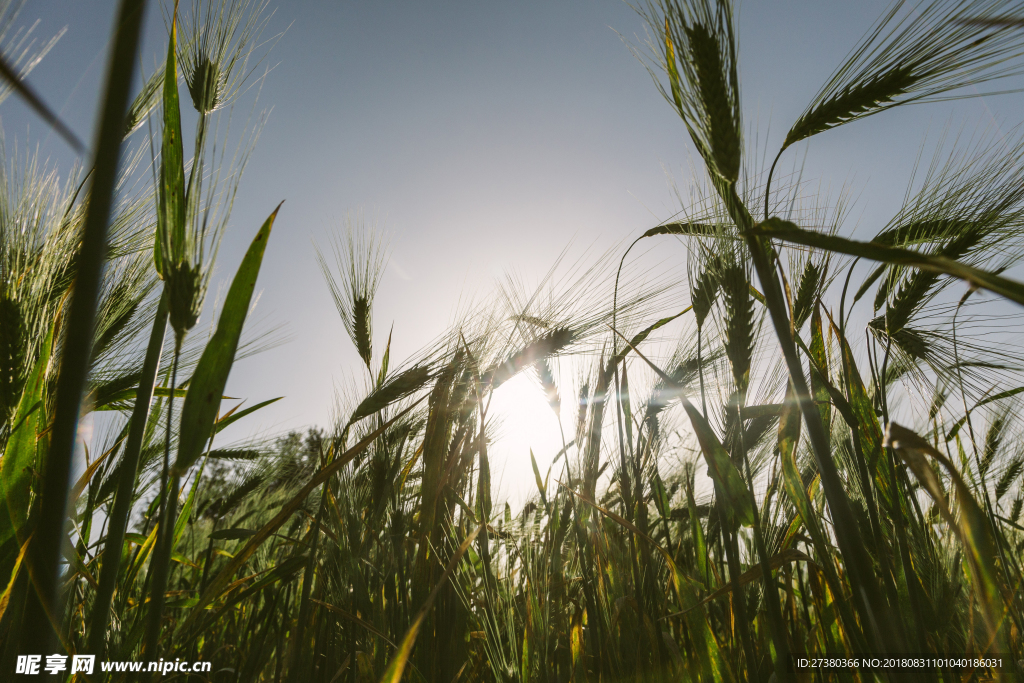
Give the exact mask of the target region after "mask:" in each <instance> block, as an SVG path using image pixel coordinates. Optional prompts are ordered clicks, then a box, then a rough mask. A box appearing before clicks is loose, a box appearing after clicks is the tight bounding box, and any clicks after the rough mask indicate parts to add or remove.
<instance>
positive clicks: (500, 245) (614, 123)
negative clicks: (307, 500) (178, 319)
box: [0, 0, 1022, 490]
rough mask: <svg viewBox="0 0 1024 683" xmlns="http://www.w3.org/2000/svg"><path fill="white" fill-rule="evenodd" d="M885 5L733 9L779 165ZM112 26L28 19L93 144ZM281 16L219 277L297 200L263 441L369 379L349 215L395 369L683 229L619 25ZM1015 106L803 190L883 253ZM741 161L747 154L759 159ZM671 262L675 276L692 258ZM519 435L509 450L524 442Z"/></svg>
mask: <svg viewBox="0 0 1024 683" xmlns="http://www.w3.org/2000/svg"><path fill="white" fill-rule="evenodd" d="M886 5H887V3H886V2H881V1H879V0H860V1H858V2H846V1H840V0H772V1H771V2H766V1H758V2H752V1H749V0H748V2H744V3H741V4H740V8H739V32H738V33H739V37H740V60H741V61H740V65H741V79H742V93H743V104H744V109H745V116H746V125H747V127H748V129H750V130H753V128H752V127H753V126H756V127H757V128H756V130H757V131H758V135H759V136H761V138H760V139H761V141H762V142H763V141H764V140H765V139H767V141H768V147H769V148H771V149H772V151H774V150H775V149H777V148H778V145H779V143H780V142H781V139H782V137H783V135H784V134H785V131H786V129H787V128H788V127H789V125H790V124H791V123H792V121H793V120H795V118H796V117H797V116H798V115H799V113H800V112H801V111H802V110H803V109H804V107H805V106H806V104H807V102H808V101H809V100H810V98H811V97H812V96H813V95H814V93H815V92H816V91H817V90H818V88H819V87H820V86H821V85H822V84H823V83H824V82H825V81H826V80H827V78H828V76H829V75H830V74H831V72H832V70H833V69H834V68H835V67H836V66H837V65H838V64H839V63H840V61H841V60H842V58H843V56H844V55H845V54H846V53H847V51H848V50H849V49H850V48H852V47H853V46H854V44H855V43H856V42H857V40H858V39H859V38H860V36H861V35H862V34H863V33H864V32H865V31H866V30H867V29H868V28H869V27H870V25H871V23H872V22H873V21H874V19H875V18H876V17H877V16H878V15H879V14H880V13H881V12H882V10H883V9H884V8H885V6H886ZM114 7H115V3H114V2H104V3H99V2H88V3H83V2H73V1H71V0H39V1H32V0H30V1H29V2H28V3H27V4H26V6H25V8H24V10H23V11H22V13H21V16H20V23H22V24H30V23H31V22H32V21H34V20H35V19H37V18H38V19H40V20H41V22H40V25H39V26H38V27H37V29H36V32H37V34H38V35H39V36H40V37H47V36H50V35H53V34H54V33H56V32H57V31H59V30H60V29H61V28H62V27H65V26H67V28H68V30H67V34H66V35H65V36H64V37H63V38H62V39H61V41H60V42H59V44H58V45H57V47H56V48H55V49H54V50H53V51H52V52H51V54H50V55H49V56H48V57H47V58H46V60H45V61H44V62H43V63H42V64H41V65H40V66H39V67H38V68H37V69H36V70H35V71H34V72H33V73H32V75H31V77H30V79H29V80H30V82H31V83H32V84H33V85H34V86H35V87H36V88H37V89H38V91H39V92H40V93H41V94H42V95H43V97H44V99H45V100H46V101H47V102H48V103H50V104H51V105H52V106H53V107H55V108H57V109H59V110H60V111H61V114H62V116H63V117H64V118H65V120H66V121H67V122H68V123H69V124H70V125H71V127H72V128H73V129H74V130H76V131H77V132H78V134H79V135H80V136H81V137H82V138H83V139H86V140H91V137H92V122H93V120H94V118H95V112H96V98H97V93H98V90H99V88H100V80H101V77H102V72H103V70H104V68H105V50H106V49H107V47H108V40H109V36H110V29H111V22H112V16H113V12H114ZM271 8H272V9H275V10H276V13H275V14H274V16H273V18H272V19H271V21H270V24H269V26H268V29H267V35H272V34H276V33H279V32H281V31H285V29H287V30H286V32H285V33H284V35H283V36H282V37H281V39H280V40H279V42H278V43H277V44H276V46H275V47H274V49H273V51H272V52H271V53H270V55H269V57H268V62H267V63H268V64H270V65H272V66H273V67H274V68H273V71H272V72H271V73H270V74H269V76H268V77H267V79H266V83H265V85H264V87H263V90H262V95H261V105H260V106H261V107H262V106H266V107H272V108H273V111H272V113H271V115H270V118H269V121H268V123H267V125H266V127H265V128H264V130H263V134H262V138H261V139H260V141H259V144H258V146H257V148H256V151H255V153H254V155H253V157H252V161H251V164H250V166H249V169H248V171H247V174H246V176H245V178H244V180H243V182H242V186H241V189H240V192H239V196H238V200H237V203H236V207H235V211H234V214H233V218H232V221H231V223H230V226H229V228H228V231H227V233H226V236H225V239H224V243H223V246H222V249H221V254H220V258H219V262H218V264H217V272H218V274H219V275H220V276H223V275H224V274H230V273H233V272H234V269H235V267H236V265H237V263H238V261H239V259H240V258H241V254H242V252H243V250H244V248H245V246H246V245H247V244H248V241H249V239H250V238H251V236H252V234H253V233H254V232H255V230H256V229H257V228H258V226H259V224H260V223H261V222H262V220H263V218H264V217H265V216H266V215H267V214H268V213H269V212H270V211H271V210H272V209H273V207H274V206H275V205H276V204H277V203H278V202H279V201H280V200H282V199H284V200H286V203H285V205H284V208H283V209H282V212H281V214H280V217H279V219H278V222H277V224H276V226H275V229H274V234H273V236H272V239H271V242H270V248H269V251H268V253H267V256H266V261H265V264H264V267H263V271H262V274H261V276H260V282H259V287H260V288H261V289H262V290H263V294H262V297H261V299H260V301H259V307H258V311H259V312H260V314H261V315H262V316H266V317H267V318H268V319H269V320H270V321H272V322H280V323H285V324H286V325H287V330H288V332H289V334H290V335H291V337H292V341H291V342H290V343H288V344H287V345H285V346H283V347H281V348H278V349H275V350H272V351H270V352H267V353H265V354H262V355H260V356H258V357H254V358H251V359H248V360H245V361H243V362H242V363H240V364H239V365H238V366H237V367H236V370H235V372H234V373H233V375H232V377H231V382H230V385H229V393H231V394H232V395H235V396H244V397H247V398H249V399H250V400H252V401H258V400H263V399H266V398H270V397H272V396H278V395H284V396H286V397H287V399H286V400H284V401H281V402H280V403H278V404H277V405H275V406H273V407H272V408H270V409H268V410H266V411H265V413H264V414H263V416H262V418H260V419H259V420H257V423H258V424H259V425H260V426H261V428H263V429H265V430H271V431H281V430H285V429H288V428H297V427H301V426H304V425H309V424H325V423H326V422H327V420H328V416H329V413H330V409H331V405H332V402H333V392H334V388H335V386H336V385H337V384H339V383H341V382H343V381H344V380H345V377H346V376H351V375H354V374H355V373H357V372H358V371H359V367H358V363H359V361H358V358H357V356H356V354H355V353H354V351H353V350H352V348H351V344H350V343H349V342H348V340H347V338H346V337H345V335H344V331H343V329H342V326H341V324H340V322H339V320H338V317H337V315H336V313H335V311H334V307H333V305H332V303H331V300H330V297H329V295H328V292H327V289H326V287H325V286H324V284H323V281H322V278H321V276H320V273H319V270H318V268H317V267H316V264H315V260H314V252H313V249H312V240H317V241H319V242H320V243H323V242H324V239H325V237H326V235H327V234H328V233H329V231H331V230H332V229H334V228H336V227H339V226H340V225H341V224H342V221H343V219H344V217H345V215H346V214H347V213H348V212H353V211H354V212H358V211H362V212H363V214H364V215H365V216H366V217H367V218H374V217H375V218H377V219H378V221H379V223H380V224H382V225H383V226H384V227H385V228H386V230H387V232H388V233H389V234H390V236H391V245H392V263H393V267H392V268H389V270H388V271H387V272H386V274H385V277H384V279H383V283H382V286H381V289H380V292H379V295H378V298H377V306H376V312H375V327H376V332H377V334H378V336H379V337H380V338H379V339H378V343H379V344H382V343H383V341H384V340H385V339H386V334H387V331H388V328H389V326H390V323H391V322H392V321H394V326H395V327H394V338H395V341H394V348H393V351H392V356H393V357H398V358H403V357H405V356H406V355H407V354H409V353H412V352H414V351H415V350H416V349H418V348H420V347H421V346H423V345H424V344H425V343H426V342H428V341H429V340H430V339H432V338H434V337H435V336H436V335H438V334H440V333H441V332H442V331H443V330H444V328H445V326H446V325H447V324H448V322H449V321H450V320H451V317H452V314H453V312H454V310H455V308H456V306H457V304H458V301H459V298H460V296H464V295H465V294H467V293H473V292H476V291H478V290H480V289H481V288H487V287H489V286H490V284H491V283H492V282H493V281H494V279H495V278H496V277H497V276H500V275H501V274H502V273H503V272H504V271H506V270H507V269H509V268H513V267H514V268H516V269H517V270H518V271H520V272H523V273H525V274H526V275H527V276H528V277H531V276H532V277H536V276H538V275H539V274H542V273H543V272H545V271H546V270H547V268H548V267H549V265H550V264H551V262H552V261H553V260H554V258H555V257H556V256H557V255H558V253H559V252H561V251H562V249H563V248H564V247H565V246H566V245H567V244H568V243H569V242H570V241H572V240H575V243H576V244H577V245H580V246H587V245H591V244H596V245H598V246H599V248H607V247H609V246H611V245H613V244H616V243H618V242H620V241H621V240H623V239H625V238H626V237H628V236H630V235H633V234H635V233H637V232H638V231H641V230H644V229H646V228H649V227H651V226H653V225H655V224H657V223H658V222H659V221H660V220H662V219H664V218H666V217H668V216H670V215H671V214H673V213H674V212H675V211H677V210H678V209H679V206H678V204H677V200H676V198H675V196H674V194H673V192H672V189H671V185H670V182H669V176H670V175H671V176H672V177H673V178H674V179H675V181H676V182H677V183H678V184H679V185H680V186H681V187H683V188H685V186H686V184H687V183H688V182H689V170H688V168H689V167H688V158H690V157H691V156H693V154H694V152H693V149H692V147H691V146H690V145H689V142H688V140H687V138H686V134H685V129H684V127H683V125H682V123H681V122H680V121H679V119H678V118H677V117H676V115H675V114H674V112H673V110H672V109H671V108H670V107H669V106H668V104H667V103H666V102H665V101H664V100H663V99H662V98H661V96H660V94H659V93H658V92H657V90H656V89H655V88H654V86H653V84H652V83H651V80H650V77H649V76H648V74H647V73H646V71H645V70H644V68H643V66H642V65H641V64H640V63H639V62H638V61H637V60H636V59H635V58H634V57H633V56H632V54H631V53H630V51H629V49H628V48H627V46H626V45H625V44H624V43H623V41H622V39H621V38H620V36H619V35H618V34H622V36H623V37H625V38H626V39H628V40H629V41H632V42H633V43H634V44H639V43H640V39H641V38H642V36H643V34H642V31H643V28H642V22H641V21H640V19H639V17H638V16H637V15H636V13H635V12H634V11H633V10H632V9H631V8H630V7H629V6H628V5H626V4H625V3H623V2H620V1H618V0H593V1H583V0H541V1H525V0H519V1H517V2H468V1H466V2H409V1H405V2H397V1H394V0H380V1H376V2H348V1H346V2H341V1H332V2H314V1H312V0H306V1H304V2H294V1H293V2H288V1H283V2H280V3H278V4H277V5H276V6H275V5H272V6H271ZM147 24H148V28H147V34H146V36H147V37H146V42H145V45H144V48H143V56H144V60H145V63H146V64H147V66H148V67H149V69H150V70H152V65H153V63H154V62H155V61H156V60H157V59H158V57H159V55H160V54H161V53H162V52H163V51H164V49H165V47H164V46H165V45H166V42H165V41H166V35H165V30H164V25H163V21H162V19H161V15H160V10H159V9H158V6H157V5H156V4H151V5H150V8H149V19H148V22H147ZM1016 85H1019V84H1016ZM243 102H246V103H247V102H249V100H243ZM1021 103H1022V100H1021V97H1020V96H1019V95H1013V96H1004V97H1001V98H986V99H984V100H971V101H967V102H963V103H957V104H954V105H950V104H940V105H931V106H913V107H907V108H903V109H900V110H897V111H894V112H890V113H887V114H882V115H880V116H876V117H872V118H870V119H868V120H866V121H863V122H859V123H857V124H854V125H851V126H846V127H843V128H842V129H841V130H837V131H832V132H829V133H826V134H824V135H821V136H819V137H818V138H815V141H814V142H813V145H812V146H811V148H810V151H809V154H808V157H807V169H806V172H805V175H806V176H807V177H808V178H820V179H821V180H822V181H823V183H824V184H826V185H828V184H831V185H832V186H833V187H834V188H836V189H838V187H839V186H841V185H843V184H844V183H845V184H846V185H847V186H848V187H849V188H850V189H851V191H852V196H853V198H854V200H856V203H855V205H854V212H853V215H854V216H855V217H858V218H859V223H860V225H861V226H862V229H863V230H865V231H873V230H875V229H877V227H878V226H880V225H881V224H882V223H884V222H885V220H886V219H887V218H888V216H890V215H891V214H892V213H893V212H894V211H895V210H896V209H897V208H898V206H899V203H900V201H901V199H902V197H903V193H904V189H905V187H906V180H907V177H908V174H909V170H910V168H911V167H912V165H913V162H914V160H915V158H916V156H917V154H918V150H919V148H920V145H921V143H922V140H923V136H924V135H925V134H926V133H931V135H932V138H934V137H935V136H937V134H938V133H939V131H940V130H941V128H942V127H943V126H944V125H945V124H946V123H947V122H952V124H953V125H954V127H957V126H959V125H960V124H961V123H964V122H967V127H968V129H972V130H973V128H974V127H975V126H976V125H977V123H978V122H986V121H987V122H998V124H999V125H1001V126H1003V127H1004V128H1006V127H1007V126H1008V125H1012V124H1014V123H1016V121H1017V120H1018V119H1017V117H1018V116H1019V114H1018V112H1019V111H1020V110H1021V106H1020V105H1021ZM247 107H248V105H246V106H245V107H241V108H240V110H241V114H242V117H244V115H245V114H246V112H247V111H248V108H247ZM0 116H2V125H3V130H4V133H5V135H6V138H7V144H8V148H9V149H12V148H13V146H12V142H13V141H15V140H17V142H18V145H19V146H20V147H21V148H22V149H24V145H25V143H26V142H27V143H28V144H29V145H30V146H33V147H34V146H35V145H39V149H40V152H41V153H42V154H43V155H44V156H47V157H49V158H50V159H51V161H53V162H54V163H57V164H58V165H63V167H65V168H66V167H67V164H68V162H69V161H70V159H71V157H70V156H69V154H68V151H67V149H66V147H64V146H63V144H62V143H61V142H60V141H59V140H57V139H56V138H55V137H54V136H53V135H52V134H50V133H48V131H47V129H46V127H45V125H44V124H42V123H41V122H40V121H39V120H38V119H36V118H34V117H33V116H31V115H30V114H28V113H27V112H26V111H25V110H24V108H23V107H22V106H21V105H20V103H18V102H16V101H15V100H14V98H11V99H9V100H7V101H6V102H5V103H4V104H3V106H2V107H0ZM769 124H771V125H770V126H769ZM747 141H748V144H749V145H750V147H753V143H754V141H755V136H754V135H753V134H749V133H748V135H747ZM798 147H799V148H798V149H796V150H794V151H793V152H789V153H788V154H789V156H788V157H787V161H786V162H784V165H785V164H786V163H788V164H790V166H791V165H792V163H793V162H794V161H795V160H796V159H798V158H800V157H801V155H802V154H803V153H804V150H805V148H806V145H800V146H798ZM869 198H870V201H868V199H869ZM848 229H852V225H851V227H850V228H848ZM666 249H669V250H671V249H676V250H677V251H678V257H679V259H680V261H681V260H682V258H683V250H682V248H681V247H680V246H678V245H674V246H668V247H666ZM215 289H216V283H215V284H214V290H215ZM208 315H209V314H208V313H207V317H208ZM524 419H525V420H526V421H525V422H523V421H520V423H514V424H518V425H520V426H518V427H513V428H514V429H516V430H526V429H527V427H526V426H524V425H528V424H529V419H526V418H524ZM530 419H532V418H530ZM244 433H245V432H244V431H243V432H242V433H240V434H239V435H243V434H244ZM519 470H522V472H521V473H520V472H519ZM505 477H506V479H507V480H508V481H510V482H512V484H511V485H512V489H513V490H516V489H517V487H518V486H519V484H518V483H515V482H519V481H523V482H527V485H530V486H532V475H531V473H530V469H529V461H528V459H519V460H517V461H515V462H510V463H509V464H508V466H507V468H506V475H505Z"/></svg>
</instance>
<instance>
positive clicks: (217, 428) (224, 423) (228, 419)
mask: <svg viewBox="0 0 1024 683" xmlns="http://www.w3.org/2000/svg"><path fill="white" fill-rule="evenodd" d="M224 398H226V397H225V396H221V399H224ZM282 398H284V396H278V397H277V398H272V399H269V400H266V401H263V402H262V403H257V404H256V405H254V406H249V407H248V408H246V409H245V410H242V411H239V412H237V413H232V414H231V415H226V416H225V417H222V418H221V419H219V420H217V422H216V423H215V424H214V425H213V433H214V434H219V433H220V432H221V431H222V430H224V429H226V428H227V427H228V425H230V424H231V423H232V422H236V421H238V420H241V419H242V418H243V417H245V416H246V415H251V414H253V413H255V412H256V411H257V410H259V409H260V408H266V407H267V406H269V405H270V404H271V403H277V402H278V401H280V400H281V399H282Z"/></svg>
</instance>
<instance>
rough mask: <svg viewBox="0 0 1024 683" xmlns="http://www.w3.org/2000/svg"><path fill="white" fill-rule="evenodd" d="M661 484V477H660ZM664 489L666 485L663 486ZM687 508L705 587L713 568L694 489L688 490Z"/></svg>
mask: <svg viewBox="0 0 1024 683" xmlns="http://www.w3.org/2000/svg"><path fill="white" fill-rule="evenodd" d="M658 479H659V482H658V483H659V484H660V483H661V482H660V479H661V477H658ZM662 488H664V485H662ZM686 507H687V509H688V510H689V512H690V535H691V536H692V537H693V552H694V555H696V558H697V571H698V572H699V573H700V581H701V583H703V584H704V585H705V586H707V585H709V584H710V582H711V567H710V565H709V564H708V546H707V543H706V541H705V540H704V527H702V526H701V524H700V517H698V516H697V503H696V501H694V500H693V489H692V488H690V487H687V489H686Z"/></svg>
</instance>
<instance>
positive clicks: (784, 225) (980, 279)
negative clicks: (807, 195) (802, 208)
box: [751, 218, 1024, 306]
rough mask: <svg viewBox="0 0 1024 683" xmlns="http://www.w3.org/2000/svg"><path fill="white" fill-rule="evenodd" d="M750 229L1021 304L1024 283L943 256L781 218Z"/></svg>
mask: <svg viewBox="0 0 1024 683" xmlns="http://www.w3.org/2000/svg"><path fill="white" fill-rule="evenodd" d="M751 233H752V234H754V235H757V236H761V237H769V238H771V239H777V240H782V241H783V242H791V243H793V244H802V245H804V246H805V247H814V248H815V249H823V250H825V251H830V252H833V253H838V254H846V255H848V256H858V257H860V258H866V259H870V260H872V261H880V262H882V263H888V264H890V265H891V264H897V265H904V266H912V267H914V268H918V269H920V270H925V271H929V272H932V273H939V274H942V275H949V276H952V277H955V278H959V279H961V280H963V281H965V282H967V283H968V284H970V285H971V286H972V287H977V288H978V289H986V290H988V291H990V292H992V293H994V294H998V295H1000V296H1003V297H1005V298H1007V299H1009V300H1010V301H1014V302H1016V303H1018V304H1021V305H1022V306H1024V284H1022V283H1020V282H1017V281H1015V280H1011V279H1009V278H1005V277H1001V276H999V275H996V274H995V273H992V272H989V271H986V270H981V269H980V268H974V267H973V266H968V265H965V264H963V263H960V262H958V261H954V260H953V259H950V258H947V257H945V256H932V255H928V254H920V253H918V252H916V251H911V250H909V249H900V248H898V247H888V246H885V245H882V244H876V243H874V242H858V241H856V240H849V239H846V238H845V237H838V236H836V235H826V234H824V233H820V232H814V231H813V230H804V229H802V228H800V227H798V226H797V225H796V224H795V223H790V222H789V221H784V220H782V219H781V218H769V219H768V220H766V221H765V222H764V223H761V224H760V225H757V226H755V227H754V228H753V229H752V230H751Z"/></svg>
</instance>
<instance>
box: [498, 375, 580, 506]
mask: <svg viewBox="0 0 1024 683" xmlns="http://www.w3.org/2000/svg"><path fill="white" fill-rule="evenodd" d="M488 416H489V417H491V416H493V419H494V421H495V424H496V426H497V429H496V432H495V437H494V441H493V443H492V444H491V446H490V449H489V457H490V459H491V480H492V484H493V487H494V497H495V501H506V500H507V501H508V503H509V505H511V506H512V508H513V509H517V508H518V507H519V506H520V505H521V504H522V503H523V502H524V501H526V500H527V499H528V498H529V497H530V496H535V495H537V484H536V481H535V478H534V476H533V468H532V467H531V466H530V449H531V448H532V449H533V454H534V457H535V458H536V459H537V467H538V468H539V469H540V473H541V476H542V477H543V476H546V474H547V471H548V467H550V466H551V461H552V460H553V459H554V457H555V456H556V455H557V454H558V451H559V450H561V448H562V437H561V434H560V433H559V430H558V420H557V419H556V418H555V413H554V411H553V410H552V409H551V406H549V405H548V402H547V400H545V397H544V391H543V390H542V389H541V387H540V384H539V382H538V381H537V376H536V373H534V372H522V373H520V374H518V375H516V376H515V377H513V378H512V379H510V380H509V381H508V382H505V383H504V384H503V385H501V386H500V387H499V388H498V390H497V391H495V392H494V399H493V400H492V401H491V406H490V409H489V411H488ZM557 475H558V473H557V472H552V475H551V480H552V481H554V480H555V479H557ZM549 486H551V484H549Z"/></svg>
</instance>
